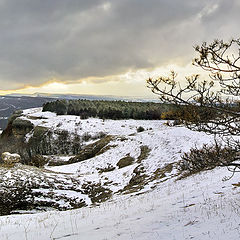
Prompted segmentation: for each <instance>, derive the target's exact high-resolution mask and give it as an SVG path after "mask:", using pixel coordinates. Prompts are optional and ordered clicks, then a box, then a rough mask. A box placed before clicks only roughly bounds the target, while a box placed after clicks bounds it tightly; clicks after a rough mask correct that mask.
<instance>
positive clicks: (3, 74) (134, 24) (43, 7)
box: [0, 0, 240, 89]
mask: <svg viewBox="0 0 240 240" xmlns="http://www.w3.org/2000/svg"><path fill="white" fill-rule="evenodd" d="M239 10H240V5H239V4H238V1H233V0H230V1H223V0H222V1H220V0H218V1H215V0H212V1H211V0H210V1H209V0H202V1H192V0H185V1H182V0H172V1H167V0H158V1H157V0H147V1H146V0H113V1H104V0H93V1H86V0H51V1H49V0H34V1H33V0H21V1H19V0H5V1H4V0H2V1H1V0H0V84H1V89H10V88H16V87H21V86H22V85H24V84H30V85H38V84H41V83H43V82H44V81H47V80H49V79H50V78H54V77H56V78H58V79H60V80H62V81H72V80H75V79H80V78H83V77H89V76H106V75H112V74H119V73H124V72H126V71H127V70H129V69H138V68H148V67H157V66H160V65H161V64H165V63H168V62H171V61H174V60H175V59H182V61H183V63H184V61H189V58H191V56H192V55H193V49H192V46H193V45H194V44H195V43H201V41H204V40H212V38H213V37H214V38H215V37H226V39H228V38H229V37H232V36H235V34H236V33H237V29H235V28H234V27H233V26H236V23H238V22H239V20H240V17H239V14H238V13H239ZM219 30H222V31H223V32H221V33H219ZM234 31H235V32H234Z"/></svg>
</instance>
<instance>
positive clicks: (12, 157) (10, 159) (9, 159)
mask: <svg viewBox="0 0 240 240" xmlns="http://www.w3.org/2000/svg"><path fill="white" fill-rule="evenodd" d="M2 160H3V162H4V163H5V164H7V165H11V164H14V163H19V162H20V161H21V157H20V155H19V154H17V153H13V154H11V153H9V152H4V153H2Z"/></svg>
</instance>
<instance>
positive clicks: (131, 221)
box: [0, 108, 240, 240]
mask: <svg viewBox="0 0 240 240" xmlns="http://www.w3.org/2000/svg"><path fill="white" fill-rule="evenodd" d="M139 127H142V129H141V131H139ZM63 133H64V134H63ZM10 140H11V143H12V146H13V147H11V146H10V145H9V144H6V143H8V142H9V141H10ZM39 140H40V141H39ZM36 141H37V143H38V145H37V146H36ZM212 141H213V136H210V135H206V134H204V133H199V132H192V131H190V130H188V129H186V128H184V127H181V126H180V127H170V126H167V125H166V124H165V121H161V120H151V121H150V120H101V119H95V118H90V119H80V117H78V116H68V115H63V116H57V115H56V114H55V113H50V112H42V109H41V108H36V109H29V110H24V111H23V112H20V113H18V114H17V115H16V116H15V117H13V118H12V120H10V121H9V126H8V127H7V129H6V130H5V132H3V135H2V137H1V146H2V149H3V148H4V150H7V149H8V148H9V149H10V150H9V151H11V152H13V150H15V151H16V152H17V151H19V153H20V154H21V156H22V159H23V160H22V164H18V165H16V166H14V167H10V168H9V167H4V166H2V167H1V168H0V171H1V177H0V178H1V181H0V183H1V186H2V189H4V187H5V186H8V187H9V186H14V184H15V183H17V182H18V181H19V179H20V180H21V182H22V183H26V184H27V186H30V187H31V188H32V189H33V191H32V192H30V193H29V194H30V196H31V201H28V200H27V198H26V199H24V204H25V205H24V207H25V208H24V207H23V205H21V207H22V209H17V207H16V209H11V211H10V213H11V214H14V213H25V214H24V215H10V216H2V217H1V218H0V219H1V231H0V237H1V239H166V240H167V239H194V238H195V239H226V238H231V239H238V238H239V234H240V233H239V231H238V228H239V226H238V219H239V210H238V205H239V203H240V202H239V177H238V175H237V174H236V175H235V176H234V177H233V178H232V179H231V180H229V181H222V179H223V178H224V177H225V176H229V175H230V173H229V172H228V171H227V169H226V168H215V169H214V170H210V171H205V172H201V173H198V174H195V175H192V176H189V177H187V178H183V179H181V180H179V179H178V177H179V176H178V174H179V173H178V171H177V169H176V164H177V162H178V161H179V160H180V158H181V155H182V154H183V153H184V152H187V151H189V150H190V148H191V147H193V146H195V145H197V146H201V145H203V144H204V143H210V142H212ZM20 143H21V144H23V145H21V146H24V147H26V149H28V151H23V149H21V147H19V144H20ZM4 144H5V145H4ZM56 144H57V146H56V147H55V148H54V147H53V146H55V145H56ZM73 145H74V146H75V147H74V148H73ZM18 147H19V148H18ZM20 150H21V151H20ZM30 153H31V154H30ZM29 154H30V155H31V156H30V155H29ZM36 156H38V160H39V159H41V160H42V161H43V163H44V164H42V165H43V166H42V167H40V168H37V167H36V162H37V161H35V162H34V163H33V162H30V160H29V159H31V158H32V159H34V158H35V159H36ZM39 156H41V158H40V157H39ZM43 159H44V160H43ZM24 163H28V164H30V165H34V164H35V166H30V165H25V164H24ZM38 163H40V162H38ZM23 185H24V184H23ZM75 208H77V209H75ZM67 209H74V210H69V211H64V212H59V211H56V210H67ZM53 210H55V211H53ZM43 211H47V212H46V213H43ZM30 213H35V214H33V215H32V214H30Z"/></svg>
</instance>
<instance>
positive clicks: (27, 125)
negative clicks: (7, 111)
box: [12, 118, 34, 139]
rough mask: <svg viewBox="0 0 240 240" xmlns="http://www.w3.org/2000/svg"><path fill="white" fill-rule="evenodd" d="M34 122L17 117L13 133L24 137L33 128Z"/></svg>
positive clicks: (18, 136) (13, 124)
mask: <svg viewBox="0 0 240 240" xmlns="http://www.w3.org/2000/svg"><path fill="white" fill-rule="evenodd" d="M33 127H34V126H33V124H32V123H31V122H30V121H28V120H23V119H21V118H17V119H15V120H14V121H13V123H12V133H13V135H14V136H15V137H16V138H20V139H21V138H23V137H25V135H26V134H27V133H29V132H30V131H31V130H32V129H33Z"/></svg>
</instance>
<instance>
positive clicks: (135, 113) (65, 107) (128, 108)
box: [43, 100, 178, 120]
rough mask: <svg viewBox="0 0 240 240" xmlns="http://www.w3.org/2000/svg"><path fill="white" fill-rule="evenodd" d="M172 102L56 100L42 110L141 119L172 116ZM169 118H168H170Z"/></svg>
mask: <svg viewBox="0 0 240 240" xmlns="http://www.w3.org/2000/svg"><path fill="white" fill-rule="evenodd" d="M177 109H178V108H177V107H176V106H175V105H174V104H163V103H154V102H125V101H104V100H94V101H90V100H57V101H54V102H47V103H45V104H44V105H43V111H50V112H55V113H56V114H57V115H77V116H80V117H81V118H82V119H86V118H89V117H98V118H101V119H114V120H116V119H139V120H140V119H142V120H157V119H168V118H169V117H170V116H171V117H170V118H171V119H172V118H174V116H173V115H174V114H175V112H176V111H177ZM170 118H169V119H170Z"/></svg>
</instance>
